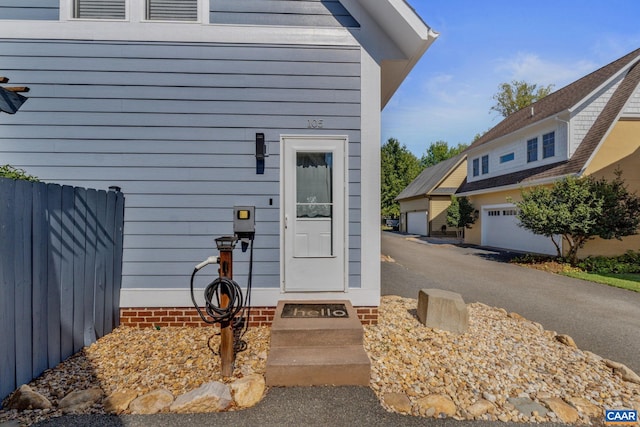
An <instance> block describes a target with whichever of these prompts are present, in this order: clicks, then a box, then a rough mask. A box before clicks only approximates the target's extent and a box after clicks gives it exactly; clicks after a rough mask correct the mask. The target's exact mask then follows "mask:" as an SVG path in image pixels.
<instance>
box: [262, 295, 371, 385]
mask: <svg viewBox="0 0 640 427" xmlns="http://www.w3.org/2000/svg"><path fill="white" fill-rule="evenodd" d="M285 304H305V305H304V306H299V310H298V311H296V312H295V314H296V317H282V312H283V309H284V306H285ZM307 304H344V307H345V309H346V312H347V314H348V317H347V316H343V313H342V312H341V311H339V312H338V314H340V315H339V316H338V317H326V316H323V314H322V313H319V312H318V310H315V311H316V312H315V313H314V312H313V311H314V310H313V309H312V308H309V307H311V306H310V305H307ZM314 316H315V317H314ZM363 336H364V329H363V327H362V324H361V323H360V320H359V319H358V316H357V313H356V311H355V309H354V308H353V306H352V305H351V303H350V302H349V301H343V300H315V301H280V302H279V303H278V306H277V308H276V313H275V317H274V320H273V324H272V326H271V344H270V350H269V356H268V358H267V369H266V382H267V385H270V386H313V385H364V386H366V385H368V384H369V376H370V370H371V362H370V361H369V357H368V356H367V353H366V351H365V350H364V347H363V344H362V343H363Z"/></svg>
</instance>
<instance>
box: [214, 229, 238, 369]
mask: <svg viewBox="0 0 640 427" xmlns="http://www.w3.org/2000/svg"><path fill="white" fill-rule="evenodd" d="M237 240H238V239H237V238H236V237H235V236H222V237H219V238H217V239H216V246H217V247H218V251H219V252H220V268H219V269H218V275H219V276H220V279H228V280H233V250H234V248H235V247H236V242H237ZM230 292H231V290H230V289H228V287H227V286H222V287H221V289H220V308H221V309H226V308H228V307H229V303H230V302H231V296H230ZM220 361H221V365H222V367H221V370H222V376H224V377H230V376H232V375H233V368H234V365H235V361H236V354H235V351H234V342H233V318H230V319H225V320H223V321H222V322H220Z"/></svg>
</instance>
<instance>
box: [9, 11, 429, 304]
mask: <svg viewBox="0 0 640 427" xmlns="http://www.w3.org/2000/svg"><path fill="white" fill-rule="evenodd" d="M436 36H437V34H436V33H434V32H433V31H431V29H430V28H429V27H428V26H427V25H426V24H425V23H424V22H423V21H422V20H421V19H420V17H418V16H417V14H416V13H415V11H414V10H413V9H412V8H411V7H410V6H409V5H408V4H407V3H405V2H404V1H403V0H376V1H370V0H339V1H338V0H282V1H275V2H274V1H251V0H180V1H178V0H101V1H98V0H60V1H59V2H58V1H44V0H22V1H15V0H0V57H1V58H2V61H1V64H2V67H3V70H6V71H7V73H10V75H11V78H12V81H14V82H16V83H19V84H21V85H29V87H30V88H31V92H30V99H29V102H28V103H26V104H25V105H24V106H23V107H22V110H21V114H18V115H15V116H6V117H3V119H2V121H1V122H0V163H11V164H12V165H15V166H17V167H21V168H24V169H26V170H27V171H28V172H29V173H30V174H34V175H36V176H38V177H39V178H40V179H42V180H44V181H50V182H56V183H61V184H68V185H82V186H90V187H93V188H99V189H100V188H104V189H106V188H108V187H109V186H118V187H121V189H122V191H123V193H124V194H126V200H127V206H126V214H125V236H124V261H123V279H122V286H123V289H122V292H121V299H120V301H121V306H122V307H123V308H131V309H135V308H153V307H190V306H191V300H190V297H189V291H188V289H189V276H190V273H191V272H192V270H193V268H194V265H195V264H196V263H198V262H200V261H202V260H203V259H205V258H206V257H208V256H209V255H215V254H217V250H216V248H215V243H214V238H216V237H219V236H222V235H229V234H231V233H232V220H233V207H234V205H253V206H255V207H256V212H255V217H256V219H257V224H256V231H257V235H256V238H255V254H254V268H253V297H252V305H254V306H262V307H273V306H275V305H276V304H277V302H278V300H280V299H285V298H286V299H318V298H320V299H327V298H339V299H349V300H351V302H352V303H353V305H354V306H360V307H377V306H378V304H379V297H380V266H379V260H380V226H379V215H378V212H379V185H380V167H379V166H380V110H381V109H382V108H383V107H384V106H385V104H386V103H387V102H388V101H389V99H390V98H391V96H392V95H393V94H394V92H395V91H396V89H397V88H398V87H399V85H400V84H401V82H402V81H403V80H404V78H405V77H406V76H407V74H408V73H409V72H410V70H411V69H412V68H413V66H414V65H415V64H416V62H417V61H418V60H419V59H420V57H421V56H422V55H423V54H424V52H425V51H426V50H427V48H428V47H429V46H430V44H431V43H432V42H433V40H434V39H435V38H436ZM260 134H263V135H264V139H265V143H266V148H267V149H266V159H265V163H264V168H263V169H262V170H261V168H260V167H257V163H256V157H257V156H256V139H257V138H259V137H260ZM311 169H313V170H314V171H315V172H317V173H318V174H320V175H323V176H324V178H325V182H326V183H327V184H326V185H329V186H330V187H328V188H325V189H324V190H327V191H325V194H330V195H333V199H326V200H315V203H320V204H322V209H319V211H318V212H315V211H314V212H315V213H310V211H309V209H310V208H309V209H305V208H304V207H305V205H304V203H307V204H308V203H314V200H312V199H313V197H311V196H310V198H308V197H304V198H301V197H302V196H300V195H301V194H302V193H304V191H305V189H304V188H296V186H298V187H302V185H303V184H304V183H309V177H310V176H309V175H308V174H307V172H309V170H311ZM296 174H298V179H296ZM319 179H320V178H318V179H317V180H315V181H314V182H315V183H317V182H319V181H318V180H319ZM307 190H308V191H309V192H313V191H315V189H313V188H312V189H309V188H307ZM296 194H297V195H298V196H296ZM296 197H298V198H299V199H298V200H297V199H296ZM309 206H310V205H309ZM320 211H321V212H320ZM305 227H306V228H305ZM235 261H236V262H235V264H236V265H234V278H235V279H236V280H237V281H238V282H239V283H240V284H241V285H242V286H244V285H245V284H246V279H247V274H248V270H249V254H248V253H241V252H240V250H239V249H238V250H236V251H235ZM205 271H206V272H208V276H207V278H206V280H205V279H204V278H202V280H200V281H199V282H198V283H197V287H198V288H199V289H201V288H203V287H204V286H205V285H206V284H207V283H208V282H209V281H211V279H212V276H215V275H216V274H217V273H216V269H215V268H213V267H211V268H210V269H208V270H205ZM198 295H201V291H198ZM371 311H372V312H373V313H375V312H376V311H375V308H374V309H372V310H371Z"/></svg>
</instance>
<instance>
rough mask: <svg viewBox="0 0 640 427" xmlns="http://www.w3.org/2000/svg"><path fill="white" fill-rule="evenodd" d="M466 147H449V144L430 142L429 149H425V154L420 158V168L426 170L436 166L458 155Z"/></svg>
mask: <svg viewBox="0 0 640 427" xmlns="http://www.w3.org/2000/svg"><path fill="white" fill-rule="evenodd" d="M467 147H468V145H467V144H458V146H457V147H449V144H447V143H446V142H445V141H436V142H432V143H431V145H429V148H427V151H426V153H425V154H423V155H422V157H421V158H420V166H421V167H422V168H428V167H429V166H433V165H435V164H438V163H440V162H442V161H444V160H447V159H450V158H451V157H453V156H456V155H458V154H460V153H461V152H462V151H464V150H465V149H466V148H467Z"/></svg>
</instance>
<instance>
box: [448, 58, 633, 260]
mask: <svg viewBox="0 0 640 427" xmlns="http://www.w3.org/2000/svg"><path fill="white" fill-rule="evenodd" d="M639 83H640V49H638V50H635V51H633V52H631V53H629V54H627V55H625V56H623V57H622V58H620V59H618V60H616V61H614V62H612V63H610V64H609V65H606V66H604V67H602V68H600V69H599V70H597V71H594V72H593V73H591V74H589V75H587V76H585V77H583V78H581V79H579V80H577V81H575V82H574V83H571V84H570V85H568V86H566V87H564V88H562V89H559V90H558V91H556V92H554V93H552V94H550V95H548V96H546V97H545V98H543V99H541V100H539V101H538V102H536V103H534V104H532V105H530V106H529V107H526V108H523V109H522V110H520V111H518V112H516V113H514V114H512V115H510V116H509V117H507V118H505V119H504V120H503V121H502V122H500V123H499V124H498V125H497V126H496V127H494V128H493V129H491V130H489V131H488V132H487V133H486V134H485V135H483V136H482V137H481V138H480V139H478V140H477V141H475V142H474V143H473V144H472V145H471V147H470V148H469V149H468V151H467V152H466V153H467V158H468V166H467V168H468V171H467V181H466V182H465V184H464V185H463V186H462V187H461V189H460V190H459V195H463V196H468V197H469V198H470V200H471V202H472V203H473V205H474V206H475V208H476V209H478V210H479V213H480V215H479V220H478V221H477V222H476V223H475V224H474V225H473V228H472V229H471V230H467V234H466V241H467V242H468V243H474V244H480V245H485V246H495V247H500V248H507V249H514V250H522V251H527V252H538V253H547V254H555V253H556V251H555V248H554V246H553V244H552V243H551V240H550V239H549V238H546V237H543V236H538V235H534V234H532V233H530V232H529V231H527V230H525V229H523V228H520V227H519V226H518V221H517V219H516V214H517V211H516V209H515V208H514V205H513V204H512V203H510V202H509V201H508V199H509V198H512V199H513V200H518V199H520V194H521V190H522V189H525V190H526V189H527V188H531V187H532V186H535V185H551V184H552V183H553V182H555V181H557V180H559V179H561V178H563V177H566V176H587V175H593V176H595V177H598V178H599V177H606V178H607V179H613V178H614V177H615V174H614V171H615V170H616V168H620V169H621V170H622V171H623V178H624V179H625V180H626V183H627V184H628V187H629V189H630V190H631V191H638V190H640V168H639V167H638V165H639V164H640V87H639ZM629 249H632V250H638V249H640V236H637V235H636V236H630V237H626V238H624V239H623V240H622V241H619V240H615V239H614V240H602V239H596V240H594V241H591V242H589V243H588V244H587V245H586V246H585V248H584V249H583V250H581V251H580V255H581V256H587V255H593V254H599V255H613V254H620V253H624V252H625V251H626V250H629Z"/></svg>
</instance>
